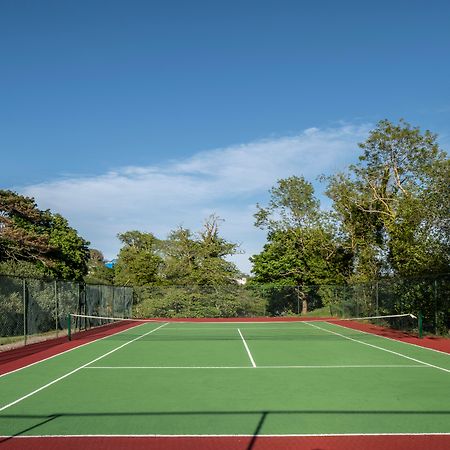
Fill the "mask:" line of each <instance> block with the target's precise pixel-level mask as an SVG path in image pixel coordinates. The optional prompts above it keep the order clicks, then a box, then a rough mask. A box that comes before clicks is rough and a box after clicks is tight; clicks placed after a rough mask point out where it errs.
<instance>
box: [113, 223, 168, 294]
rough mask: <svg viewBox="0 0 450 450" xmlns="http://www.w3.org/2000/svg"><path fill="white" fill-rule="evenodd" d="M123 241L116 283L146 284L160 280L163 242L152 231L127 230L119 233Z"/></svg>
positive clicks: (118, 260)
mask: <svg viewBox="0 0 450 450" xmlns="http://www.w3.org/2000/svg"><path fill="white" fill-rule="evenodd" d="M118 238H119V239H120V241H121V242H122V243H123V247H122V248H121V250H120V252H119V256H118V259H117V263H116V266H115V268H114V269H115V282H116V284H123V285H131V286H145V285H148V284H152V283H156V282H158V281H159V280H160V271H161V267H162V265H163V258H162V256H161V252H160V247H161V242H160V241H159V240H158V239H157V238H156V237H155V236H154V235H153V234H152V233H143V232H140V231H127V232H125V233H122V234H119V235H118Z"/></svg>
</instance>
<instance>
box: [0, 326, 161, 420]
mask: <svg viewBox="0 0 450 450" xmlns="http://www.w3.org/2000/svg"><path fill="white" fill-rule="evenodd" d="M165 325H167V323H164V324H163V325H161V326H159V327H158V328H154V329H153V330H151V331H149V332H148V333H144V334H142V335H141V336H138V337H137V338H134V339H132V340H131V341H127V342H125V343H124V344H122V345H119V347H116V348H114V349H112V350H110V351H109V352H107V353H105V354H103V355H101V356H99V357H98V358H95V359H93V360H92V361H89V362H88V363H86V364H83V365H82V366H80V367H77V368H76V369H74V370H72V371H70V372H68V373H66V374H65V375H63V376H61V377H59V378H56V379H55V380H53V381H50V383H47V384H45V385H44V386H41V387H40V388H38V389H35V390H34V391H32V392H30V393H29V394H27V395H24V396H23V397H20V398H18V399H17V400H14V401H13V402H11V403H8V404H7V405H4V406H2V407H0V411H4V410H5V409H7V408H9V407H10V406H13V405H15V404H16V403H19V402H21V401H22V400H25V399H26V398H28V397H31V396H32V395H34V394H37V393H38V392H40V391H42V390H43V389H45V388H48V387H49V386H51V385H52V384H55V383H57V382H58V381H61V380H63V379H64V378H67V377H68V376H70V375H72V374H74V373H75V372H78V371H79V370H81V369H84V368H85V367H87V366H88V365H89V364H92V363H95V362H96V361H98V360H100V359H102V358H104V357H105V356H108V355H110V354H111V353H114V352H116V351H117V350H120V349H121V348H123V347H125V346H126V345H128V344H131V343H132V342H134V341H137V340H138V339H141V338H143V337H144V336H147V335H149V334H151V333H154V332H155V331H157V330H159V329H160V328H162V327H164V326H165Z"/></svg>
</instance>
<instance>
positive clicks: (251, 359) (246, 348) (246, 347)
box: [238, 328, 256, 367]
mask: <svg viewBox="0 0 450 450" xmlns="http://www.w3.org/2000/svg"><path fill="white" fill-rule="evenodd" d="M238 332H239V334H240V335H241V339H242V342H243V343H244V347H245V350H247V354H248V357H249V358H250V362H251V363H252V366H253V367H256V364H255V360H254V359H253V356H252V354H251V353H250V349H249V348H248V345H247V342H245V339H244V336H242V333H241V330H240V329H239V328H238Z"/></svg>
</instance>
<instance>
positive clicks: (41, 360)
mask: <svg viewBox="0 0 450 450" xmlns="http://www.w3.org/2000/svg"><path fill="white" fill-rule="evenodd" d="M142 325H145V324H141V325H136V326H134V327H130V328H126V329H125V330H122V331H119V332H118V333H113V334H108V335H107V336H103V337H102V338H99V339H94V340H92V341H89V342H86V343H84V344H81V345H77V346H76V347H72V348H69V349H68V350H64V351H63V352H60V353H56V355H52V356H49V357H48V358H44V359H40V360H39V361H35V362H33V363H30V364H27V365H26V366H23V367H19V368H18V369H14V370H11V371H9V372H5V373H2V374H1V375H0V378H2V377H5V376H6V375H10V374H11V373H15V372H19V370H23V369H26V368H27V367H31V366H34V365H36V364H40V363H41V362H44V361H48V360H49V359H53V358H56V357H57V356H60V355H64V353H69V352H71V351H73V350H76V349H77V348H81V347H84V346H86V345H90V344H93V343H94V342H98V341H102V340H103V339H107V338H110V337H112V336H117V335H118V334H122V333H125V332H126V331H129V330H132V329H133V328H137V327H140V326H142Z"/></svg>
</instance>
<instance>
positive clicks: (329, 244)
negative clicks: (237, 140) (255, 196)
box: [250, 177, 350, 312]
mask: <svg viewBox="0 0 450 450" xmlns="http://www.w3.org/2000/svg"><path fill="white" fill-rule="evenodd" d="M270 193H271V198H270V201H269V205H268V206H267V207H266V208H262V207H261V206H260V205H257V208H258V211H257V213H256V214H255V218H256V222H255V225H256V226H259V227H260V228H263V229H267V230H268V236H267V240H268V242H267V244H266V245H265V246H264V249H263V251H262V252H261V253H260V254H258V255H254V256H253V257H251V258H250V260H251V262H252V263H253V268H252V272H253V273H254V275H255V276H254V281H255V282H260V283H275V284H277V285H291V286H296V287H297V288H300V287H302V288H303V287H305V286H309V285H317V284H328V283H342V282H344V280H345V277H346V275H348V272H349V262H350V255H349V253H348V251H346V249H345V247H344V246H343V245H342V243H341V242H340V240H339V238H338V236H337V235H336V233H335V227H334V226H333V222H332V220H331V217H330V216H328V215H327V214H325V213H323V212H321V211H320V209H319V202H318V200H317V199H316V198H315V197H314V189H313V186H312V184H311V183H309V182H307V181H306V180H305V179H304V178H303V177H290V178H287V179H283V180H279V181H278V183H277V186H276V187H274V188H272V189H271V190H270ZM298 295H301V296H302V301H303V308H302V309H303V311H304V312H305V311H306V310H307V299H306V296H305V295H304V290H299V291H298Z"/></svg>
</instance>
